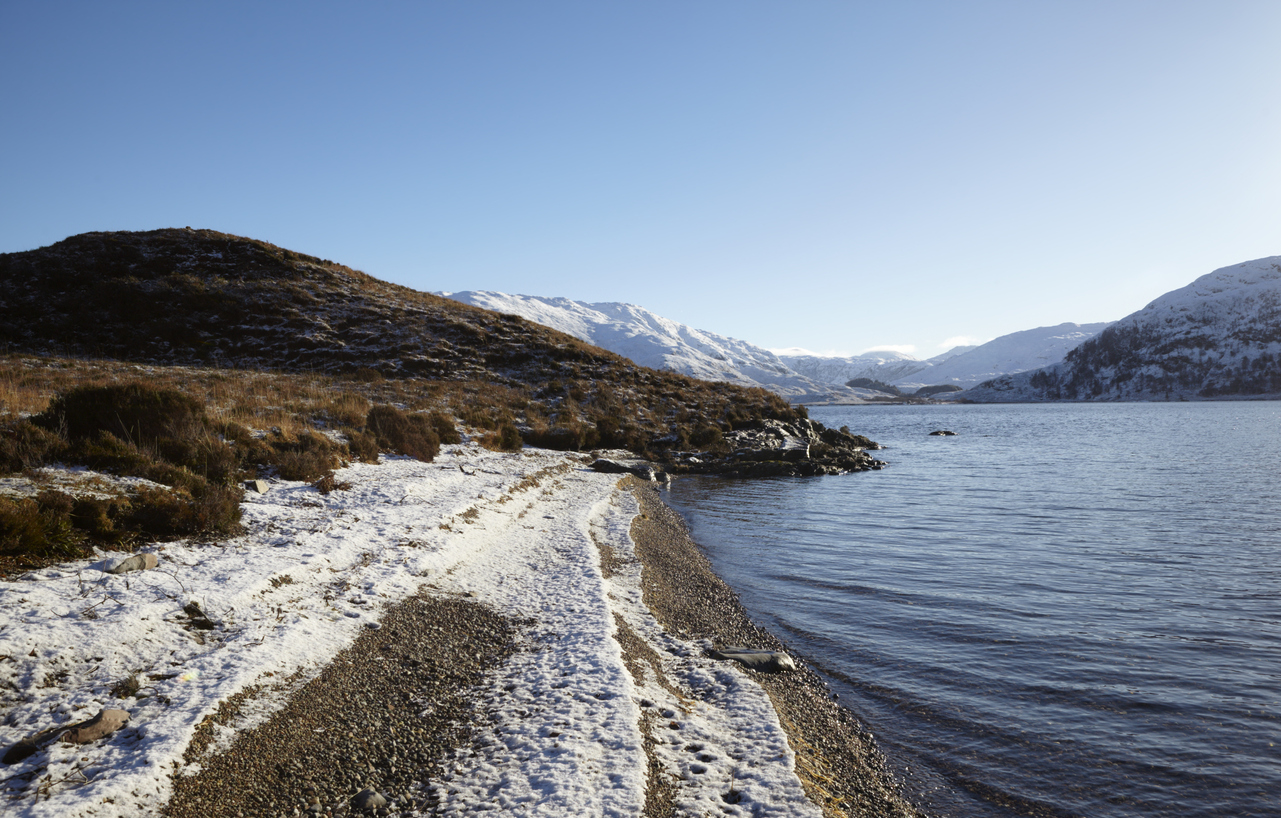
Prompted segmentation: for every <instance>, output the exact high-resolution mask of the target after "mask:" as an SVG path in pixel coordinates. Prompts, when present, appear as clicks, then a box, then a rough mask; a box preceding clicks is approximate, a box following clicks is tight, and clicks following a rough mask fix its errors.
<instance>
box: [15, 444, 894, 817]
mask: <svg viewBox="0 0 1281 818" xmlns="http://www.w3.org/2000/svg"><path fill="white" fill-rule="evenodd" d="M447 449H448V450H447V451H445V452H443V453H442V455H441V457H440V458H438V460H437V462H435V463H432V464H422V463H418V462H417V461H410V460H408V459H392V460H390V461H389V462H385V463H383V464H380V465H378V466H355V467H352V468H350V469H347V470H344V472H343V473H342V474H341V477H342V478H343V479H344V480H345V481H346V482H347V483H350V484H351V486H352V488H351V489H350V490H348V491H344V492H334V493H332V494H329V495H319V494H318V493H317V492H316V490H315V489H313V488H311V487H309V486H305V485H287V484H283V483H280V484H275V485H273V486H271V488H270V490H269V491H268V492H267V493H266V494H264V495H261V496H258V497H250V498H249V500H248V501H247V504H246V512H247V514H246V517H247V522H248V525H247V528H248V532H247V534H246V535H245V537H244V538H241V539H242V541H241V542H238V543H220V544H210V543H177V544H167V546H166V547H165V548H163V549H157V557H158V558H159V566H158V567H157V568H155V569H153V570H151V571H144V572H137V573H130V574H122V575H111V574H107V573H106V572H105V570H104V569H105V568H106V567H107V563H108V562H110V561H111V560H110V558H107V559H104V560H102V561H101V563H94V564H91V565H85V566H73V567H71V570H68V568H67V567H61V570H55V569H50V570H49V571H47V572H45V573H43V574H41V575H37V576H28V577H25V578H18V579H16V580H13V581H9V582H5V583H3V584H0V607H4V608H5V609H6V610H7V611H10V612H13V614H14V615H15V616H17V617H18V618H19V619H21V621H22V622H23V623H24V624H26V625H28V626H29V627H26V628H23V629H18V628H14V627H5V628H4V629H0V655H2V656H4V657H5V659H4V660H0V673H5V674H7V676H5V677H0V678H3V679H4V680H8V681H10V684H9V685H8V687H9V688H10V689H12V688H14V687H17V688H18V690H19V691H20V692H19V694H18V695H13V694H9V695H8V697H7V698H6V700H5V702H4V703H5V714H4V720H3V726H2V727H0V740H3V741H4V742H5V743H6V745H8V744H12V743H13V742H15V741H17V740H20V739H21V738H23V737H24V736H25V735H29V734H31V733H33V732H35V731H36V730H37V729H42V728H48V727H49V726H50V723H54V724H56V723H58V722H59V720H61V721H62V722H65V723H72V722H73V721H75V720H76V719H79V718H82V717H84V716H85V714H88V715H92V713H93V712H94V711H95V709H100V708H102V707H106V706H110V707H120V708H123V709H125V710H128V711H129V712H130V716H131V721H130V724H129V726H128V727H127V728H125V729H124V730H121V731H120V732H119V733H117V734H116V735H115V736H113V737H110V738H108V739H106V740H104V741H102V742H101V743H100V745H99V746H85V747H76V748H75V749H74V750H72V749H69V748H67V747H65V745H56V744H55V745H50V746H49V747H48V748H45V749H43V750H42V751H41V752H40V753H38V754H36V755H34V756H33V757H32V758H30V759H26V760H25V761H23V762H21V763H19V764H15V765H11V766H9V767H8V768H6V769H5V770H4V772H3V775H4V776H7V778H6V779H5V781H4V784H3V786H4V790H3V797H4V798H5V799H6V811H7V814H8V813H11V814H15V815H31V816H37V815H58V816H73V815H85V816H114V815H120V816H124V815H170V816H201V817H202V818H212V817H213V816H275V815H282V816H291V815H363V814H369V815H387V816H420V815H472V814H477V813H482V812H489V811H494V812H497V813H500V814H511V815H567V814H572V815H619V816H623V815H632V816H635V815H645V816H669V815H671V816H674V815H703V814H716V815H759V814H770V815H798V816H799V815H815V816H817V815H826V816H847V815H849V816H852V815H860V816H862V815H867V816H871V815H877V816H885V815H901V816H912V815H918V814H919V813H918V812H917V811H915V810H914V809H913V807H912V806H911V805H910V804H908V803H907V802H906V801H905V800H904V799H903V798H902V797H901V795H900V794H899V792H898V790H897V789H896V787H895V786H894V784H893V782H892V781H891V780H890V777H889V776H888V775H887V774H886V772H885V767H884V763H883V760H882V759H881V756H880V754H879V752H877V750H876V748H875V742H874V740H873V739H872V738H871V736H869V735H868V734H867V733H866V732H865V731H864V730H863V729H862V728H861V726H860V725H859V723H858V721H857V719H856V718H855V717H854V716H853V714H851V713H849V712H848V711H847V710H845V709H844V708H842V707H841V706H839V705H838V704H837V703H836V702H835V701H834V700H833V698H832V696H831V694H830V692H829V691H828V689H827V688H826V686H825V685H824V683H823V682H822V680H821V679H820V678H819V677H818V676H817V675H816V674H815V673H813V672H812V671H811V670H809V669H808V668H807V667H806V665H805V662H804V657H800V656H794V657H793V658H794V659H795V660H796V662H797V664H798V668H797V669H795V670H788V671H783V672H758V671H754V670H749V669H746V668H744V667H743V666H741V665H739V664H738V663H737V662H734V661H732V660H727V659H723V658H715V657H716V656H717V655H720V654H718V653H717V651H718V650H719V649H721V648H725V647H728V646H744V647H750V648H755V649H760V650H768V651H784V652H785V651H786V646H785V645H783V644H782V643H781V642H779V641H778V640H777V639H776V638H775V637H774V636H773V635H771V634H770V633H768V632H766V631H765V630H763V629H761V628H759V627H757V626H756V625H755V624H754V623H752V622H751V620H750V619H749V618H748V617H747V616H746V614H745V613H744V612H743V610H742V608H741V606H740V605H739V604H738V601H737V598H736V597H735V595H734V593H733V592H732V590H731V589H729V588H728V587H727V586H726V585H725V584H724V583H723V582H721V581H720V580H719V578H717V577H716V576H715V574H714V573H713V572H712V571H711V569H710V566H709V564H708V563H707V560H706V559H705V558H704V557H703V555H702V554H701V553H700V552H699V550H698V548H697V546H696V545H695V544H694V543H693V542H692V541H691V539H690V538H689V536H688V532H687V530H686V528H685V526H684V524H683V521H682V520H681V519H680V517H679V515H677V514H676V513H675V512H673V511H672V510H671V509H670V508H668V507H667V506H665V505H663V503H662V500H661V495H660V493H659V491H658V490H657V488H656V486H655V484H652V483H643V482H641V481H638V480H636V479H635V478H633V477H626V478H623V479H622V480H620V479H619V478H618V476H617V475H604V474H597V473H594V472H592V471H590V470H589V469H587V468H586V467H585V464H584V463H583V462H582V460H581V459H579V458H578V457H576V456H567V455H564V454H561V453H554V452H541V451H537V450H528V449H527V450H526V451H525V452H522V453H517V454H514V455H502V454H497V453H492V452H487V451H484V450H480V449H478V448H475V447H472V446H466V445H463V446H456V447H447ZM175 563H180V564H181V565H182V566H184V568H183V570H175V569H174V568H173V567H172V566H173V565H174V564H175ZM166 565H168V566H170V568H169V573H165V570H166ZM285 569H288V571H287V572H286V570H285ZM95 571H96V573H95ZM86 576H90V577H92V583H97V584H96V585H95V586H93V587H92V588H91V590H90V591H89V593H87V594H86V593H85V588H86V581H85V577H86ZM286 576H287V577H289V579H288V580H285V579H282V577H286ZM196 587H199V588H201V589H202V590H203V593H202V594H200V596H201V599H200V603H201V604H202V610H204V611H207V612H208V613H209V618H210V620H211V621H212V623H214V624H215V625H216V627H215V628H214V629H213V630H210V631H208V632H206V633H197V632H195V631H193V630H191V629H189V628H188V627H184V622H183V616H182V614H181V609H182V608H183V606H184V604H187V603H188V602H189V600H188V599H187V597H189V596H193V588H196ZM34 589H38V590H39V591H40V592H41V593H34V592H33V591H34ZM98 594H102V595H105V596H107V597H109V598H113V599H115V600H116V602H115V603H109V604H108V606H106V607H109V608H110V611H109V612H106V613H107V615H106V617H102V618H99V619H86V618H85V617H84V616H83V615H80V614H78V613H77V605H79V604H80V600H88V601H92V600H93V599H95V598H96V596H97V595H98ZM69 596H72V597H75V598H74V599H70V600H69V599H68V597H69ZM19 599H20V600H21V602H18V600H19ZM68 602H70V603H72V604H68ZM15 603H16V604H15ZM102 607H103V606H99V607H97V608H95V609H94V610H95V611H97V610H100V609H101V608H102ZM20 609H21V610H20ZM112 617H115V618H116V619H117V620H118V621H119V623H120V624H121V625H122V627H120V628H116V629H115V632H116V636H117V638H118V639H119V638H123V639H124V640H125V645H124V647H123V649H121V648H115V655H114V656H113V657H112V658H113V659H114V660H115V662H114V665H112V666H110V667H109V668H108V669H107V671H106V672H103V667H104V665H107V663H108V661H109V660H108V658H107V657H106V656H105V655H104V656H99V655H98V654H107V653H111V652H112V649H111V646H109V645H108V644H107V643H106V641H105V638H107V632H108V629H107V628H104V627H102V624H103V623H102V619H103V618H105V619H111V618H112ZM188 619H190V617H188ZM126 623H128V624H126ZM143 623H146V624H143ZM108 624H109V623H108ZM193 634H194V635H193ZM32 654H34V655H32ZM81 658H83V659H86V660H89V662H90V663H92V660H95V659H98V660H99V661H97V662H96V663H94V664H96V667H95V668H94V669H93V670H89V669H88V668H81V667H79V666H78V663H77V662H76V661H75V660H76V659H81ZM138 665H150V666H151V667H149V668H145V669H144V672H143V673H142V677H143V679H144V680H145V685H144V687H143V688H142V689H141V690H139V691H138V692H137V694H136V696H129V697H122V696H119V695H116V694H118V693H121V692H123V691H121V690H120V688H118V687H114V688H113V687H109V686H108V682H109V681H111V680H112V679H114V678H116V677H118V676H120V675H123V674H125V673H126V672H128V671H134V672H136V666H138ZM160 665H164V666H165V667H172V668H178V669H180V670H184V672H172V671H171V672H170V673H157V672H154V671H155V670H156V668H157V667H159V666H160ZM54 667H58V668H61V669H62V670H64V671H66V672H63V673H61V675H59V676H58V678H57V679H56V683H55V684H53V685H50V686H48V687H42V688H35V690H32V688H23V687H21V686H20V685H15V684H14V680H17V679H20V678H22V677H23V675H25V678H28V679H34V678H36V677H37V676H41V675H43V678H45V679H48V678H50V675H51V674H50V670H51V669H52V668H54ZM20 674H22V675H20ZM184 676H186V679H185V680H184ZM155 677H163V678H155ZM33 687H34V686H33ZM112 689H114V690H115V693H112ZM37 690H38V691H39V692H35V691H37ZM55 702H57V703H56V704H55ZM59 708H61V710H60V711H59ZM42 782H43V786H42Z"/></svg>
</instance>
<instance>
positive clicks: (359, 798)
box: [351, 787, 387, 810]
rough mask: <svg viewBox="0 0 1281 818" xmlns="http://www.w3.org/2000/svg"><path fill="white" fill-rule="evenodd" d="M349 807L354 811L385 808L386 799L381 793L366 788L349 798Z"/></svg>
mask: <svg viewBox="0 0 1281 818" xmlns="http://www.w3.org/2000/svg"><path fill="white" fill-rule="evenodd" d="M351 805H352V807H354V808H355V809H364V810H370V809H378V808H379V807H385V806H387V799H386V798H384V797H383V796H382V794H381V793H379V792H377V791H375V790H372V789H369V788H368V787H366V788H365V789H363V790H361V791H360V792H358V793H356V794H355V795H353V796H352V797H351Z"/></svg>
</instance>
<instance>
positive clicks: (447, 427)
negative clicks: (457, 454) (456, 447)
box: [427, 412, 463, 443]
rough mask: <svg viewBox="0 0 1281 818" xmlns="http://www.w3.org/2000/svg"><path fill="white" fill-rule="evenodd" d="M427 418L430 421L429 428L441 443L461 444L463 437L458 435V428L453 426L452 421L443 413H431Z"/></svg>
mask: <svg viewBox="0 0 1281 818" xmlns="http://www.w3.org/2000/svg"><path fill="white" fill-rule="evenodd" d="M427 418H428V419H429V420H430V421H431V427H432V429H433V430H435V432H436V437H437V438H439V439H440V442H441V443H462V442H463V436H462V435H461V434H459V433H458V427H457V426H455V425H454V419H453V418H451V417H450V416H449V415H446V414H445V413H444V412H432V413H431V414H429V415H428V416H427Z"/></svg>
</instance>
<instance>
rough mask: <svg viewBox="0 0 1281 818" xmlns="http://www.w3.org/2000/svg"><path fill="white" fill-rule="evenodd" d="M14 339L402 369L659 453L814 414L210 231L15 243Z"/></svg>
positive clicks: (538, 423)
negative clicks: (765, 421) (19, 246)
mask: <svg viewBox="0 0 1281 818" xmlns="http://www.w3.org/2000/svg"><path fill="white" fill-rule="evenodd" d="M0 349H7V350H8V351H10V352H18V353H27V354H30V353H35V354H39V355H55V356H62V357H67V358H92V359H105V360H115V361H129V362H135V363H139V364H149V365H163V366H175V365H177V366H185V367H197V368H202V369H214V370H239V371H243V370H266V371H275V372H291V373H307V374H309V375H323V376H328V377H333V378H337V379H339V380H341V381H344V382H348V383H350V382H365V383H369V382H378V381H383V380H389V381H394V382H397V383H399V384H400V385H401V387H400V389H399V390H398V391H399V392H401V393H402V394H408V393H412V394H419V393H422V392H427V393H433V394H437V393H438V394H440V395H442V396H443V395H445V394H448V395H450V396H452V397H451V398H449V399H447V400H448V403H449V404H450V405H449V407H448V409H449V411H452V412H454V414H455V415H456V416H457V417H458V418H459V419H461V420H463V421H464V422H467V423H470V424H472V425H475V426H479V427H481V428H486V429H498V428H499V427H501V426H502V425H503V424H511V425H513V426H515V427H516V428H517V429H518V430H519V431H520V432H521V434H522V436H523V437H524V439H525V440H527V441H529V442H534V443H539V444H542V445H553V446H556V447H558V448H590V447H594V446H625V447H628V448H631V449H634V450H636V451H638V452H642V453H649V454H654V455H660V456H661V454H662V453H663V452H665V451H668V450H671V449H686V448H691V447H697V446H698V445H700V444H698V443H694V442H693V441H694V440H698V439H699V435H700V434H701V435H702V436H703V437H704V438H707V437H712V434H711V432H710V431H708V429H709V428H713V427H714V428H719V429H721V430H722V431H729V430H730V429H732V428H734V427H735V425H740V426H741V425H742V424H745V423H751V422H754V421H758V420H760V419H762V418H776V419H779V420H797V419H799V418H801V417H803V416H804V409H794V408H792V407H790V406H788V405H787V403H786V402H785V401H784V400H782V399H781V398H779V397H777V396H775V395H773V394H771V393H769V392H766V391H764V390H759V389H743V388H740V387H734V386H730V385H728V384H714V383H709V382H705V381H698V380H695V379H693V378H688V377H684V376H680V375H676V374H674V373H670V372H660V371H656V370H652V369H646V368H644V367H640V366H637V365H635V364H633V363H632V362H631V361H629V360H627V359H625V358H622V357H620V356H618V355H615V354H613V353H610V352H606V351H605V350H602V349H599V348H597V347H593V346H590V345H588V344H585V343H583V342H582V341H579V340H577V339H575V338H572V337H570V336H568V335H565V334H562V333H559V332H556V331H555V330H552V329H549V328H547V327H543V326H540V325H538V324H534V323H531V322H529V321H526V320H524V319H522V318H518V317H516V316H510V315H502V314H499V313H494V312H490V311H488V310H483V309H479V308H476V307H471V306H467V305H463V304H459V303H456V302H453V301H450V300H448V299H444V298H439V297H437V296H433V295H430V294H427V293H422V292H417V291H415V290H411V289H409V288H407V287H402V286H399V285H395V284H390V283H387V282H384V281H379V280H378V279H375V278H373V277H371V276H369V275H366V274H365V273H362V272H359V271H356V270H352V269H350V268H348V267H345V266H343V265H341V264H336V263H334V262H331V261H328V260H322V259H318V258H315V257H313V256H307V255H303V254H300V253H295V252H293V251H290V250H284V249H282V248H279V247H275V246H273V245H271V244H267V243H265V242H261V241H255V240H252V239H246V238H241V237H238V236H230V235H227V234H224V233H217V232H214V231H210V230H190V229H167V230H154V231H149V232H141V233H86V234H84V235H80V236H74V237H72V238H69V239H66V240H65V241H61V242H58V243H57V244H54V245H52V246H50V247H45V248H42V249H39V250H33V251H29V252H24V253H11V254H5V255H0ZM442 383H447V384H450V386H448V387H445V388H441V387H440V386H439V385H440V384H442ZM700 430H701V431H700Z"/></svg>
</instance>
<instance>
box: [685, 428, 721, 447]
mask: <svg viewBox="0 0 1281 818" xmlns="http://www.w3.org/2000/svg"><path fill="white" fill-rule="evenodd" d="M724 440H725V436H724V434H723V433H722V432H721V430H720V429H719V428H717V427H715V426H713V425H711V424H710V423H700V424H698V425H697V426H695V427H694V429H693V431H691V432H690V433H689V442H690V443H691V444H693V445H694V446H698V447H699V448H703V449H711V448H715V447H717V446H718V445H720V444H722V443H723V442H724Z"/></svg>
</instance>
